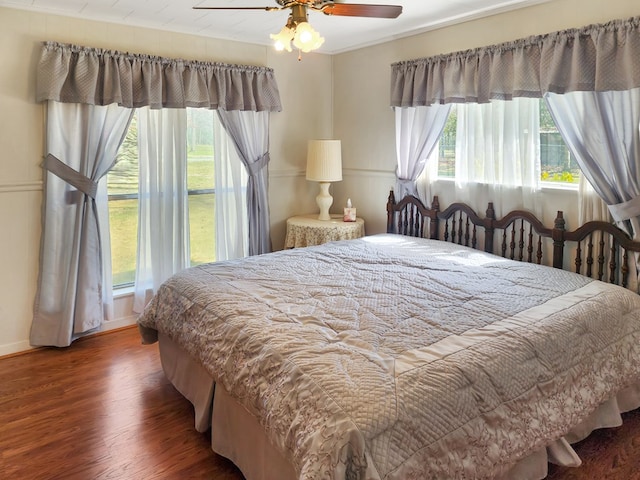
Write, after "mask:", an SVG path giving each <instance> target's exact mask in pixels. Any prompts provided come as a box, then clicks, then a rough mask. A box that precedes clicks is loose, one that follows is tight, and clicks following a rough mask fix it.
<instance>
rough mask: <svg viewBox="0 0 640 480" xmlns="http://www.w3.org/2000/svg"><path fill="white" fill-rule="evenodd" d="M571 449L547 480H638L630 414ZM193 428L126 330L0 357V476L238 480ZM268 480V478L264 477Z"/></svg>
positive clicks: (152, 355)
mask: <svg viewBox="0 0 640 480" xmlns="http://www.w3.org/2000/svg"><path fill="white" fill-rule="evenodd" d="M624 420H625V423H624V425H623V426H622V427H621V428H617V429H609V430H602V431H599V432H596V433H594V434H593V435H592V436H591V437H589V438H588V439H587V440H585V441H584V442H581V443H580V444H578V445H577V447H576V450H577V451H578V454H579V455H580V456H581V457H582V458H584V459H586V460H585V464H584V465H583V466H582V467H580V468H577V469H566V468H557V467H555V468H554V467H553V466H552V467H551V468H550V472H549V473H550V474H549V477H548V478H549V479H550V480H587V479H589V480H594V479H597V480H601V479H607V480H639V479H640V412H639V411H634V412H631V413H629V414H626V415H625V418H624ZM242 478H243V477H242V475H241V474H240V473H239V472H238V470H237V469H236V468H235V466H234V465H233V464H231V463H230V462H229V461H227V460H225V459H224V458H222V457H219V456H217V455H216V454H215V453H213V452H212V451H211V449H210V445H209V438H208V436H207V435H206V434H200V433H197V432H196V431H195V429H194V427H193V409H192V407H191V404H190V403H189V402H188V401H186V400H185V399H184V398H182V397H181V395H180V394H179V393H178V392H176V391H175V390H174V389H173V387H172V386H171V385H170V384H169V383H168V382H167V380H166V379H165V377H164V374H163V373H162V368H161V366H160V362H159V360H158V350H157V346H156V345H141V344H140V339H139V336H138V333H137V330H136V329H135V328H130V329H124V330H120V331H117V332H112V333H108V334H104V335H98V336H94V337H90V338H85V339H82V340H78V341H76V342H75V343H74V344H73V345H72V346H71V347H69V348H66V349H41V350H36V351H33V352H30V353H28V354H25V355H19V356H16V357H10V358H4V359H0V479H12V480H13V479H16V480H31V479H42V480H45V479H46V480H50V479H64V480H76V479H77V480H91V479H116V480H128V479H131V480H133V479H135V480H140V479H145V480H148V479H181V480H190V479H213V480H242ZM274 480H278V479H274Z"/></svg>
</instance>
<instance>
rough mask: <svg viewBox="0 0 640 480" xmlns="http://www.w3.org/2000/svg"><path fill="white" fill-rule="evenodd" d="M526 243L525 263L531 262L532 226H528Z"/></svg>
mask: <svg viewBox="0 0 640 480" xmlns="http://www.w3.org/2000/svg"><path fill="white" fill-rule="evenodd" d="M528 239H529V240H528V243H527V262H529V263H532V262H533V226H532V225H531V224H529V235H528Z"/></svg>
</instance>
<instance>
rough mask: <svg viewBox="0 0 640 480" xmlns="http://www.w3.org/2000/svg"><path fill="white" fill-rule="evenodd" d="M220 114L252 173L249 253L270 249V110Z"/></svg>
mask: <svg viewBox="0 0 640 480" xmlns="http://www.w3.org/2000/svg"><path fill="white" fill-rule="evenodd" d="M217 112H218V118H220V123H222V125H223V127H224V129H225V130H226V131H227V132H228V133H229V136H230V137H231V139H232V140H233V144H234V145H235V147H236V150H237V152H238V155H239V156H240V159H241V160H242V163H243V165H244V166H245V168H246V169H247V173H248V174H249V180H248V182H247V214H248V216H249V255H259V254H262V253H268V252H270V251H271V227H270V221H269V112H241V111H237V110H236V111H233V112H229V111H226V110H222V109H218V111H217Z"/></svg>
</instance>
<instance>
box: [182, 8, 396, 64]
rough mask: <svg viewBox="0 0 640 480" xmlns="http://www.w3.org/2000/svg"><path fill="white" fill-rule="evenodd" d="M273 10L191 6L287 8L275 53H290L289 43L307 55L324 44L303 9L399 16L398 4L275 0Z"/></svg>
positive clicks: (325, 12)
mask: <svg viewBox="0 0 640 480" xmlns="http://www.w3.org/2000/svg"><path fill="white" fill-rule="evenodd" d="M275 2H276V3H277V4H278V5H279V6H277V7H193V8H194V9H195V10H265V11H267V12H271V11H279V10H285V9H291V13H290V14H289V19H288V21H287V24H286V25H285V26H284V27H283V28H282V30H280V32H278V33H277V34H271V39H272V40H274V42H275V44H274V46H275V48H276V50H287V51H289V52H290V51H291V43H292V42H293V45H294V47H296V48H297V49H298V50H300V51H302V52H305V53H306V52H310V51H312V50H315V49H317V48H320V46H321V45H322V44H323V43H324V38H323V37H321V36H320V34H319V33H318V32H316V31H315V30H314V29H313V27H311V25H309V22H308V17H307V9H311V10H316V11H318V12H322V13H324V14H325V15H335V16H342V17H374V18H397V17H398V16H399V15H400V14H401V13H402V6H399V5H375V4H356V3H338V2H337V1H332V0H275Z"/></svg>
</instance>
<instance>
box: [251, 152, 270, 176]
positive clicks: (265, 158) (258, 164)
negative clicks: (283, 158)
mask: <svg viewBox="0 0 640 480" xmlns="http://www.w3.org/2000/svg"><path fill="white" fill-rule="evenodd" d="M269 160H270V158H269V152H267V153H265V154H264V155H262V156H261V157H260V158H259V159H258V160H256V161H255V162H253V163H249V164H248V167H249V175H251V176H252V177H255V176H256V175H257V174H258V173H260V171H261V170H262V169H263V168H264V167H266V166H267V165H268V164H269Z"/></svg>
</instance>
